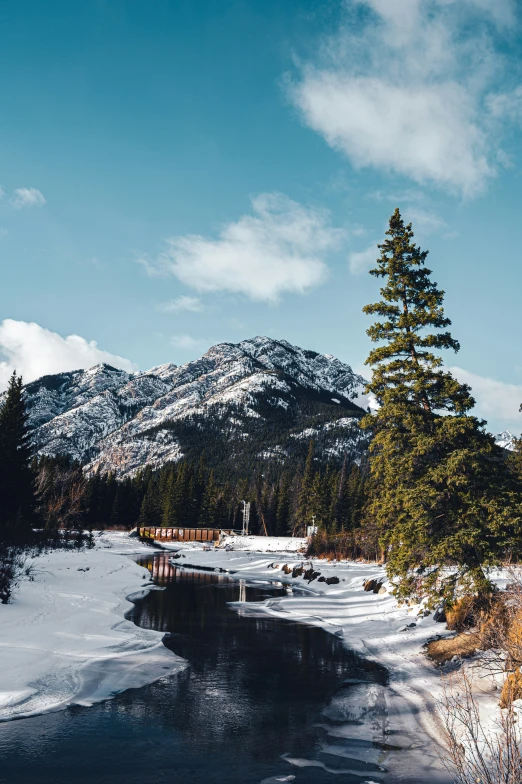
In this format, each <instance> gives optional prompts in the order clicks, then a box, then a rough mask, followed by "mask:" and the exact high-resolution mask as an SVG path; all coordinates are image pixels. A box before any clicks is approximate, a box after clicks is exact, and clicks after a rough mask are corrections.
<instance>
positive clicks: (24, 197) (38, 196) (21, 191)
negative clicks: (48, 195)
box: [11, 188, 46, 210]
mask: <svg viewBox="0 0 522 784" xmlns="http://www.w3.org/2000/svg"><path fill="white" fill-rule="evenodd" d="M45 203H46V200H45V197H44V195H43V193H41V191H39V190H38V189H37V188H17V189H16V190H15V191H13V195H12V196H11V204H12V205H13V207H15V208H16V209H17V210H21V209H23V208H24V207H43V205H44V204H45Z"/></svg>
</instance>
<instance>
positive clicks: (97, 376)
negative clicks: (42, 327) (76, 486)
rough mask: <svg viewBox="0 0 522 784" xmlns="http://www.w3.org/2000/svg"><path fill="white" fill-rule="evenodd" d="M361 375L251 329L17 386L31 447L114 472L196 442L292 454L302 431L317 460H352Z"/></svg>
mask: <svg viewBox="0 0 522 784" xmlns="http://www.w3.org/2000/svg"><path fill="white" fill-rule="evenodd" d="M364 383H365V382H364V379H363V378H362V377H361V376H359V375H358V374H356V373H354V371H353V370H352V368H351V367H350V366H349V365H346V364H344V363H342V362H341V361H340V360H338V359H336V358H335V357H333V356H332V355H331V354H321V353H319V352H315V351H310V350H307V349H302V348H300V347H298V346H294V345H292V344H291V343H289V342H288V341H286V340H275V339H273V338H268V337H264V336H257V337H255V338H251V339H248V340H244V341H241V342H240V343H219V344H217V345H215V346H212V347H211V348H210V349H209V350H208V351H207V352H206V353H205V354H204V355H203V356H202V357H200V358H199V359H196V360H193V361H191V362H188V363H186V364H184V365H180V366H177V365H175V364H173V363H166V364H163V365H158V366H156V367H154V368H151V369H150V370H148V371H145V372H137V373H128V372H127V371H124V370H120V369H118V368H114V367H112V366H110V365H108V364H104V363H102V364H99V365H95V366H94V367H92V368H89V369H87V370H78V371H69V372H66V373H58V374H55V375H48V376H44V377H42V378H40V379H38V380H36V381H33V382H31V383H29V384H27V385H26V387H25V391H26V400H27V407H28V412H29V426H30V428H31V431H32V439H33V444H34V447H35V450H36V451H37V453H38V454H45V455H58V454H66V455H69V456H70V457H71V458H73V459H75V460H78V461H79V462H81V463H82V464H84V466H85V470H86V471H87V472H88V473H91V472H94V471H97V470H100V471H102V472H111V473H114V474H115V475H116V476H119V477H125V476H130V475H133V474H135V473H136V472H137V471H139V470H140V469H142V468H144V467H146V466H151V467H153V468H157V467H160V466H161V465H163V463H165V462H168V461H169V460H178V459H180V458H181V457H182V456H190V457H191V458H193V459H194V458H195V457H196V454H195V451H196V449H199V448H200V447H196V446H195V445H196V444H201V447H202V448H205V451H206V452H210V453H213V452H214V453H216V454H215V455H214V457H213V458H212V459H214V460H216V461H217V462H218V463H223V464H230V465H231V463H232V462H233V460H235V461H241V460H246V461H247V462H248V463H249V464H250V463H251V464H253V463H254V462H256V461H276V462H277V461H286V460H288V459H294V458H296V457H297V456H298V455H299V456H300V457H302V452H303V446H304V445H306V446H307V444H308V440H309V439H307V438H303V437H302V436H301V434H302V433H303V432H307V431H310V433H311V434H312V435H314V436H315V438H316V439H317V440H318V457H319V458H320V459H325V460H335V461H339V460H341V459H344V456H345V455H346V456H348V457H349V458H350V459H351V460H352V459H359V458H360V456H361V454H362V453H363V452H364V451H365V449H366V447H367V437H366V435H365V434H364V433H363V432H362V431H361V430H360V428H359V427H358V420H359V419H360V417H361V416H362V415H363V414H364V413H365V412H364V410H363V408H361V406H360V405H358V402H360V401H359V398H360V394H361V391H362V388H363V386H364ZM276 442H277V443H276ZM279 442H280V443H279ZM258 447H259V448H258ZM227 452H228V455H227ZM217 453H219V455H221V457H218V455H217Z"/></svg>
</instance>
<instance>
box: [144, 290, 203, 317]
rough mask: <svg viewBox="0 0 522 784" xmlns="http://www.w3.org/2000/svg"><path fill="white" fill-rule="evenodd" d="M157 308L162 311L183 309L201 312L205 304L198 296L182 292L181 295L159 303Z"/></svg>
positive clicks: (190, 311)
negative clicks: (189, 295)
mask: <svg viewBox="0 0 522 784" xmlns="http://www.w3.org/2000/svg"><path fill="white" fill-rule="evenodd" d="M156 309H157V310H159V311H160V312H161V313H179V312H181V311H187V312H189V313H201V312H202V311H203V310H204V309H205V306H204V305H203V303H202V301H201V300H200V299H199V298H198V297H188V296H187V295H186V294H182V295H181V296H180V297H176V299H170V300H168V301H167V302H160V303H158V305H157V306H156Z"/></svg>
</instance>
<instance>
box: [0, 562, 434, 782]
mask: <svg viewBox="0 0 522 784" xmlns="http://www.w3.org/2000/svg"><path fill="white" fill-rule="evenodd" d="M140 563H142V564H143V565H145V566H147V567H148V568H149V569H150V571H151V572H152V574H153V576H154V579H155V581H156V583H158V585H160V586H161V587H162V588H164V590H157V591H151V592H150V593H149V594H148V596H147V597H146V598H144V599H142V600H140V601H138V602H137V603H136V605H135V607H134V609H133V610H132V611H131V613H130V615H129V617H130V618H132V620H133V621H134V622H135V623H137V624H138V625H140V626H143V627H146V628H152V629H157V630H161V631H164V632H165V633H166V639H165V644H166V645H167V647H168V648H170V649H171V650H172V651H173V652H174V653H176V654H177V655H179V656H182V657H183V658H184V659H186V660H187V662H188V665H187V668H186V669H185V670H183V671H182V672H181V673H180V674H179V675H178V676H175V677H166V678H164V679H162V680H160V681H157V682H156V683H153V684H152V685H150V686H148V687H145V688H141V689H135V690H129V691H127V692H124V693H123V694H120V695H118V696H116V697H115V698H114V699H112V700H109V701H107V702H104V703H101V704H98V705H94V706H92V707H73V708H69V709H67V710H64V711H61V712H57V713H51V714H46V715H43V716H38V717H35V718H29V719H23V720H19V721H14V722H10V723H7V724H4V725H2V727H1V728H0V781H1V782H9V784H28V782H31V783H32V784H33V783H34V784H87V783H89V784H93V783H95V784H98V783H99V784H109V782H110V784H119V783H120V782H121V784H124V783H125V784H155V783H156V782H175V783H176V784H177V783H178V782H180V783H181V782H191V784H213V783H214V782H215V784H248V783H249V782H253V783H254V782H255V784H260V782H264V784H276V782H280V781H295V782H296V784H312V782H313V784H321V782H325V784H327V783H328V782H336V784H352V782H357V783H358V784H361V783H362V782H381V781H382V782H385V783H386V784H387V783H388V782H390V781H391V780H392V779H393V776H390V775H389V774H388V772H387V768H388V762H389V760H390V758H392V759H393V758H396V757H397V755H399V756H401V755H404V754H406V753H407V752H406V751H404V752H402V751H401V750H400V743H399V744H398V742H397V741H395V743H391V742H390V735H389V731H388V716H387V708H386V698H385V695H386V682H387V673H386V671H385V670H384V669H383V668H381V667H379V666H377V665H375V664H370V663H368V662H365V661H364V660H362V659H361V658H359V657H357V656H356V655H354V654H353V653H351V652H350V651H348V650H347V649H346V648H345V647H344V646H343V644H342V643H341V641H340V640H339V639H338V638H337V637H335V636H334V635H331V634H327V633H326V632H324V631H323V630H322V629H320V628H318V627H315V626H310V625H307V624H300V623H295V622H291V621H285V620H280V619H279V618H277V619H276V618H272V617H270V616H267V615H266V614H263V613H261V612H256V608H255V605H254V606H253V605H249V606H248V607H245V606H244V605H238V604H234V603H236V602H239V601H240V600H241V601H242V602H244V601H246V602H259V601H262V600H264V599H266V598H268V597H277V596H284V595H285V594H286V591H288V590H291V589H288V588H285V587H284V586H282V585H281V584H277V583H276V584H273V583H254V584H245V583H244V582H238V581H234V580H233V579H231V578H230V577H228V576H226V575H222V574H217V573H209V572H197V571H191V570H187V569H182V568H178V567H175V566H171V565H170V564H169V562H168V557H167V556H165V555H155V556H150V557H147V558H141V559H140ZM401 767H403V768H404V765H402V766H401ZM408 780H410V779H408ZM414 780H415V778H414V777H412V778H411V781H414ZM418 781H421V779H418Z"/></svg>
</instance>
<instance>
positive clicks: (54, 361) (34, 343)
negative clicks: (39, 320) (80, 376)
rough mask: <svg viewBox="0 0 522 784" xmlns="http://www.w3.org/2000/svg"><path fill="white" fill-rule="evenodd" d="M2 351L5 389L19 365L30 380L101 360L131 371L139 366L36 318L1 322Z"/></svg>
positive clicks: (0, 372)
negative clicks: (49, 328)
mask: <svg viewBox="0 0 522 784" xmlns="http://www.w3.org/2000/svg"><path fill="white" fill-rule="evenodd" d="M0 355H1V356H3V358H4V359H3V360H1V361H0V389H5V387H6V386H7V381H8V379H9V376H10V375H11V373H12V372H13V370H15V369H16V371H17V372H18V373H19V374H21V375H22V376H23V379H24V381H25V382H26V383H27V382H28V381H34V379H36V378H39V377H40V376H45V375H47V374H49V373H61V372H63V371H66V370H77V369H79V368H88V367H92V366H93V365H97V364H99V363H100V362H107V363H108V364H109V365H113V367H119V368H123V370H127V371H129V372H132V371H134V370H137V366H136V365H135V364H134V363H133V362H131V361H130V360H129V359H125V357H120V356H118V355H117V354H111V353H110V352H109V351H103V349H101V348H98V344H97V343H96V341H95V340H86V339H85V338H82V337H80V335H68V336H67V337H65V338H64V337H62V336H61V335H59V334H58V333H57V332H51V331H50V330H48V329H45V328H44V327H41V326H40V325H39V324H35V323H34V322H27V321H14V320H13V319H5V320H4V321H2V322H1V324H0Z"/></svg>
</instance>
